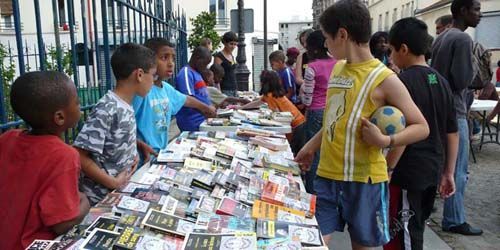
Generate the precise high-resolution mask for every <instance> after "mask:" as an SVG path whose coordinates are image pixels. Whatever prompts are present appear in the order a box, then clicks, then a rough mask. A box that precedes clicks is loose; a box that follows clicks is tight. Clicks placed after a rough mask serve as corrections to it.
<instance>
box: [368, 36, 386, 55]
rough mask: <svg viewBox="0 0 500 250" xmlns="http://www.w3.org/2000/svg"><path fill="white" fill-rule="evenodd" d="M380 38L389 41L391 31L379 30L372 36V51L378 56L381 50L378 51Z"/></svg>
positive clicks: (370, 44)
mask: <svg viewBox="0 0 500 250" xmlns="http://www.w3.org/2000/svg"><path fill="white" fill-rule="evenodd" d="M380 38H384V39H385V41H386V42H389V33H387V32H385V31H377V32H375V34H373V35H372V36H371V37H370V42H369V46H370V52H371V53H372V55H374V56H376V57H378V56H380V51H377V43H378V41H379V40H380Z"/></svg>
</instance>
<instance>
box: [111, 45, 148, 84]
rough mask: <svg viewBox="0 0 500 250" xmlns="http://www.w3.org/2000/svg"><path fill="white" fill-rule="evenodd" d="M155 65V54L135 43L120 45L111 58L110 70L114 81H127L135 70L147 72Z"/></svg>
mask: <svg viewBox="0 0 500 250" xmlns="http://www.w3.org/2000/svg"><path fill="white" fill-rule="evenodd" d="M155 65H156V57H155V52H154V51H153V50H151V49H149V48H147V47H144V46H142V45H139V44H135V43H125V44H122V45H121V46H120V47H118V48H117V49H116V50H115V52H114V53H113V55H112V56H111V68H113V74H114V75H115V78H116V80H123V79H127V78H128V77H129V76H130V74H132V72H134V70H136V69H143V70H144V71H146V72H147V71H148V70H149V69H151V68H153V67H154V66H155Z"/></svg>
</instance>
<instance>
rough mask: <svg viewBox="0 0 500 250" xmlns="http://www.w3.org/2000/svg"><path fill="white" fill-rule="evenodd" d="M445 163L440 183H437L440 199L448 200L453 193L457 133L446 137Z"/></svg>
mask: <svg viewBox="0 0 500 250" xmlns="http://www.w3.org/2000/svg"><path fill="white" fill-rule="evenodd" d="M447 137H448V138H447V147H446V162H445V166H444V171H443V174H442V175H441V181H440V183H439V193H440V194H441V197H443V198H448V197H450V196H452V195H453V194H454V193H455V178H454V175H455V164H456V161H457V154H458V142H459V137H458V132H455V133H449V134H448V135H447Z"/></svg>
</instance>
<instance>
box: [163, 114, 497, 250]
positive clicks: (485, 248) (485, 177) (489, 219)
mask: <svg viewBox="0 0 500 250" xmlns="http://www.w3.org/2000/svg"><path fill="white" fill-rule="evenodd" d="M178 133H179V130H178V128H177V124H176V123H175V120H173V121H172V124H171V126H170V137H169V138H174V137H175V136H176V135H177V134H178ZM476 157H477V163H476V164H474V163H472V162H471V163H470V165H469V172H470V174H469V182H468V186H467V191H466V194H465V202H466V212H467V222H469V223H470V224H471V225H473V226H477V227H480V228H482V229H483V230H484V234H483V235H482V236H462V235H456V234H450V233H446V232H443V231H442V230H441V226H440V225H441V220H442V207H443V202H442V200H441V199H439V198H438V199H437V201H436V208H437V209H438V210H437V211H436V213H434V214H432V215H431V218H430V220H429V223H428V227H427V230H426V232H425V236H424V237H425V238H424V239H425V240H424V241H425V246H424V249H425V250H448V249H454V250H455V249H456V250H500V146H499V145H494V144H488V145H485V146H484V147H483V148H482V150H481V151H480V152H477V153H476ZM431 229H432V230H431ZM329 245H330V249H333V250H348V249H350V239H349V235H348V233H346V232H345V233H336V234H334V237H333V239H332V241H331V242H330V244H329ZM378 249H382V248H378ZM378 249H377V250H378Z"/></svg>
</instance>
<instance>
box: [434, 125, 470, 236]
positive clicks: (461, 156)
mask: <svg viewBox="0 0 500 250" xmlns="http://www.w3.org/2000/svg"><path fill="white" fill-rule="evenodd" d="M457 123H458V136H459V143H458V156H457V163H456V165H455V187H456V192H455V194H454V195H453V196H451V197H450V198H448V199H446V200H445V201H444V209H443V222H442V225H441V226H442V227H443V229H449V228H450V227H453V226H458V225H461V224H463V223H464V222H465V208H464V193H465V185H466V184H467V167H468V166H467V165H468V163H469V127H468V125H467V120H466V119H464V118H457Z"/></svg>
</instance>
